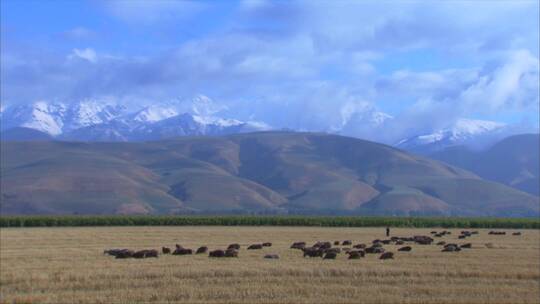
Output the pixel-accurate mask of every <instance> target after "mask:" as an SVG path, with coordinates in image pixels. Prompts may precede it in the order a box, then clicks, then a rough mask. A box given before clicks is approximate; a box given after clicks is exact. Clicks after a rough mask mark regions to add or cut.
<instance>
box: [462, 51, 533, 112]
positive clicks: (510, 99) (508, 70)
mask: <svg viewBox="0 0 540 304" xmlns="http://www.w3.org/2000/svg"><path fill="white" fill-rule="evenodd" d="M538 70H539V61H538V58H537V57H535V56H533V55H532V54H531V53H530V52H529V51H527V50H518V51H515V52H512V53H511V54H510V55H509V57H508V59H507V61H506V62H505V63H504V64H502V65H501V66H499V67H498V68H496V69H495V70H494V71H493V72H491V73H489V74H486V75H481V76H480V77H478V79H477V80H476V83H475V84H473V85H471V86H470V87H468V88H467V89H466V90H465V91H464V92H463V93H462V95H461V97H460V99H461V100H462V102H463V103H464V106H466V107H467V109H472V108H480V109H485V110H486V111H498V110H504V109H505V108H507V109H508V108H527V107H528V106H531V105H534V101H535V100H536V99H537V98H535V96H537V95H538V87H539V81H540V80H539V72H538Z"/></svg>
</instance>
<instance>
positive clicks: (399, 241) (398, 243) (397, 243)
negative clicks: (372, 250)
mask: <svg viewBox="0 0 540 304" xmlns="http://www.w3.org/2000/svg"><path fill="white" fill-rule="evenodd" d="M403 244H405V242H403V241H402V240H398V241H396V245H403Z"/></svg>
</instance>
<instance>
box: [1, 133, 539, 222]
mask: <svg viewBox="0 0 540 304" xmlns="http://www.w3.org/2000/svg"><path fill="white" fill-rule="evenodd" d="M1 152H2V153H1V155H2V158H1V164H2V166H1V169H2V170H1V174H2V180H1V183H2V184H1V186H2V187H1V189H2V193H1V195H2V201H1V206H0V207H1V211H2V213H3V214H72V213H80V214H113V213H114V214H139V213H142V214H147V213H151V214H185V213H221V214H223V213H263V214H269V213H274V214H276V213H277V214H286V213H288V214H385V215H469V216H476V215H489V216H537V215H538V214H539V202H538V198H536V197H533V196H531V195H528V194H526V193H523V192H521V191H517V190H515V189H512V188H510V187H507V186H504V185H501V184H498V183H494V182H488V181H485V180H482V179H480V178H479V177H478V176H476V175H474V174H473V173H470V172H468V171H465V170H462V169H459V168H456V167H452V166H450V165H446V164H444V163H441V162H438V161H434V160H431V159H428V158H424V157H419V156H414V155H411V154H408V153H406V152H404V151H401V150H398V149H395V148H392V147H389V146H386V145H382V144H377V143H373V142H368V141H363V140H359V139H354V138H349V137H342V136H336V135H326V134H314V133H289V132H261V133H249V134H238V135H230V136H223V137H182V138H178V139H174V140H166V141H156V142H144V143H73V142H4V143H2V147H1Z"/></svg>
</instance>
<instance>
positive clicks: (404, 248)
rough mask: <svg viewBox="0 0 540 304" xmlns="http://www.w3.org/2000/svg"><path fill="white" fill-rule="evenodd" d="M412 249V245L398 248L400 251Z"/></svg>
mask: <svg viewBox="0 0 540 304" xmlns="http://www.w3.org/2000/svg"><path fill="white" fill-rule="evenodd" d="M411 250H412V247H411V246H405V247H401V248H399V249H398V251H411Z"/></svg>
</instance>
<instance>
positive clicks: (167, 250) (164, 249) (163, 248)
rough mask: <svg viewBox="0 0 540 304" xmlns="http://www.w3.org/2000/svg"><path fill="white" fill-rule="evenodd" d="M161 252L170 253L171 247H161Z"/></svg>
mask: <svg viewBox="0 0 540 304" xmlns="http://www.w3.org/2000/svg"><path fill="white" fill-rule="evenodd" d="M161 252H162V253H163V254H169V253H171V248H167V247H161Z"/></svg>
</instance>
